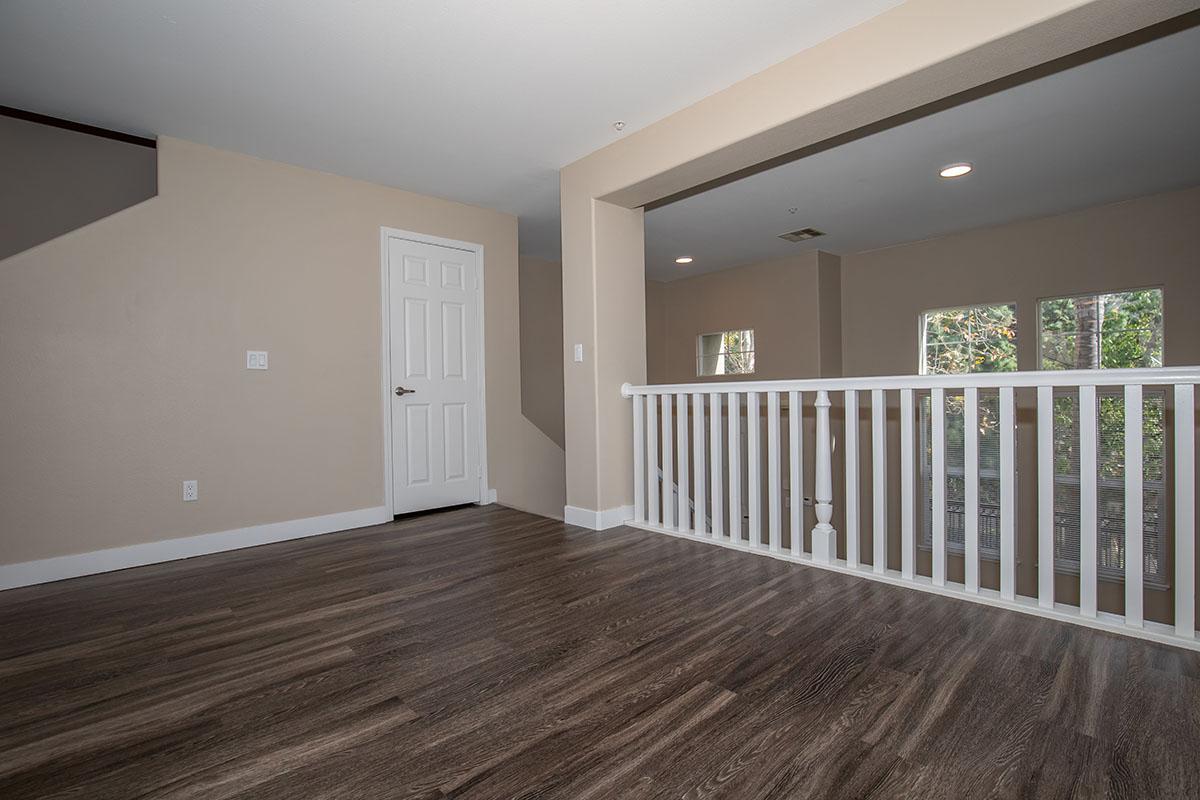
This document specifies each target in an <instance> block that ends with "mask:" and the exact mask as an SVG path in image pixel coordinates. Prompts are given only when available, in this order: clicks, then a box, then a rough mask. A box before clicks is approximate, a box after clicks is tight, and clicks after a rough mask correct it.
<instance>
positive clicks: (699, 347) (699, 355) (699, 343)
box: [696, 328, 758, 378]
mask: <svg viewBox="0 0 1200 800" xmlns="http://www.w3.org/2000/svg"><path fill="white" fill-rule="evenodd" d="M747 331H748V332H749V333H750V335H751V337H752V338H753V339H754V347H753V349H750V350H740V351H738V352H741V353H752V354H754V355H755V359H754V369H752V370H750V371H749V372H717V373H713V374H711V375H708V374H705V373H703V372H701V371H700V365H701V362H702V359H703V358H704V348H703V342H704V337H705V336H724V335H725V334H727V333H746V332H747ZM757 354H758V336H757V335H756V334H755V333H754V328H725V329H723V330H719V331H705V332H702V333H697V334H696V377H697V378H724V377H728V376H731V375H734V376H736V375H753V374H754V373H755V372H756V371H757V370H758V357H757Z"/></svg>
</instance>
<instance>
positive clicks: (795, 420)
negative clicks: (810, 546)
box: [788, 392, 804, 558]
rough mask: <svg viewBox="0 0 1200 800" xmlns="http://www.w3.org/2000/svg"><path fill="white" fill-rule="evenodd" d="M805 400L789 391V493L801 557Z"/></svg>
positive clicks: (794, 547) (797, 553) (794, 537)
mask: <svg viewBox="0 0 1200 800" xmlns="http://www.w3.org/2000/svg"><path fill="white" fill-rule="evenodd" d="M803 402H804V398H803V395H801V393H800V392H788V457H789V458H788V460H789V461H790V462H791V463H790V464H789V465H788V482H789V483H790V484H791V486H790V491H789V493H788V497H789V504H790V506H791V508H790V509H789V510H790V511H791V512H792V513H791V515H790V516H791V526H792V527H791V537H792V555H793V556H795V557H796V558H799V557H800V556H802V555H803V554H804V531H802V530H801V520H803V519H804V467H803V466H802V465H803V464H804V449H803V446H802V443H803V441H804V406H803V405H802V404H803Z"/></svg>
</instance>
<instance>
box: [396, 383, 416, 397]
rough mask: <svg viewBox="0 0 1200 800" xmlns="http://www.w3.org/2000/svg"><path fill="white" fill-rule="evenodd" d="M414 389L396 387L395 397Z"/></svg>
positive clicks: (412, 391)
mask: <svg viewBox="0 0 1200 800" xmlns="http://www.w3.org/2000/svg"><path fill="white" fill-rule="evenodd" d="M415 391H417V390H416V389H405V388H404V387H403V386H397V387H396V397H404V395H406V394H412V393H414V392H415Z"/></svg>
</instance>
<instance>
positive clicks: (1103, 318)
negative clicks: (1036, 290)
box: [1040, 289, 1163, 369]
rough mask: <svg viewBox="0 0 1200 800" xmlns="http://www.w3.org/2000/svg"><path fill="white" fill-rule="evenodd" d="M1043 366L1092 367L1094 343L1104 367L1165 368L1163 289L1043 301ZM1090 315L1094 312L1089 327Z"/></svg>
mask: <svg viewBox="0 0 1200 800" xmlns="http://www.w3.org/2000/svg"><path fill="white" fill-rule="evenodd" d="M1040 312H1041V318H1042V365H1041V368H1042V369H1087V368H1090V367H1093V366H1096V365H1094V364H1090V363H1082V362H1085V361H1088V360H1089V359H1088V358H1086V357H1085V356H1084V353H1083V352H1082V351H1084V350H1085V349H1086V348H1088V347H1091V348H1093V349H1094V350H1095V351H1098V353H1099V363H1098V366H1099V367H1101V368H1102V369H1121V368H1126V367H1128V368H1135V367H1161V366H1162V364H1163V335H1162V325H1163V318H1162V290H1161V289H1139V290H1136V291H1132V292H1116V293H1113V294H1103V295H1090V296H1086V297H1059V298H1055V299H1053V300H1043V301H1042V302H1041V308H1040ZM1088 314H1095V315H1096V316H1097V319H1096V320H1095V321H1094V326H1095V327H1094V329H1088V328H1087V327H1085V325H1086V324H1087V322H1088Z"/></svg>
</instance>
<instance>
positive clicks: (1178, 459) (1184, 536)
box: [1175, 383, 1196, 639]
mask: <svg viewBox="0 0 1200 800" xmlns="http://www.w3.org/2000/svg"><path fill="white" fill-rule="evenodd" d="M1175 635H1176V636H1183V637H1185V638H1187V639H1194V638H1195V637H1196V387H1195V386H1193V385H1192V384H1190V383H1188V384H1182V383H1181V384H1178V385H1176V386H1175Z"/></svg>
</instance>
